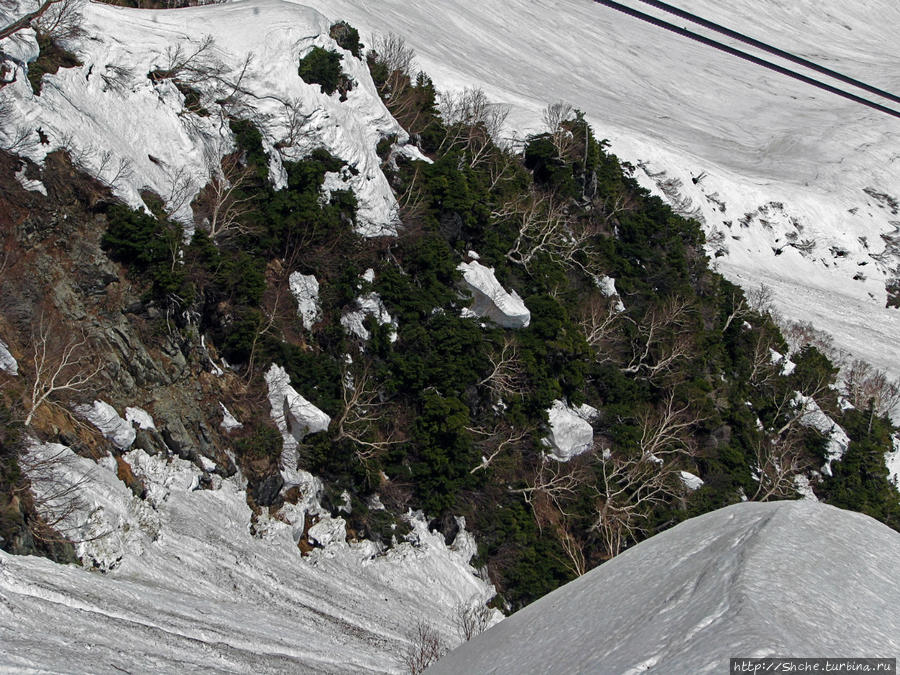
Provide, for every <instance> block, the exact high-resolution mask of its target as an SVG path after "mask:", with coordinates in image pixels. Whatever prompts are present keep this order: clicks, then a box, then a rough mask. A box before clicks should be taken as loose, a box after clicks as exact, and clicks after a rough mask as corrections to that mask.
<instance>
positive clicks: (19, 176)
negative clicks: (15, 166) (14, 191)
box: [15, 166, 47, 197]
mask: <svg viewBox="0 0 900 675" xmlns="http://www.w3.org/2000/svg"><path fill="white" fill-rule="evenodd" d="M15 176H16V180H17V181H19V185H21V186H22V187H23V188H25V189H26V190H28V191H30V192H40V193H41V194H42V195H44V196H45V197H46V196H47V188H46V187H45V186H44V184H43V183H42V182H41V181H39V180H34V179H32V178H29V177H28V176H26V175H25V167H24V166H23V167H22V168H21V169H20V170H19V171H17V172H16V174H15Z"/></svg>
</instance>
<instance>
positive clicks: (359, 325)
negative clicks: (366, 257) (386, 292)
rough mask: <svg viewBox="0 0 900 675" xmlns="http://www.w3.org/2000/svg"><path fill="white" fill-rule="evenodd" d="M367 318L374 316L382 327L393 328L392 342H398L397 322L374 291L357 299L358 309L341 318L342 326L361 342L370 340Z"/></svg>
mask: <svg viewBox="0 0 900 675" xmlns="http://www.w3.org/2000/svg"><path fill="white" fill-rule="evenodd" d="M364 278H365V277H364ZM373 279H374V277H373ZM367 316H374V317H375V320H376V321H377V322H378V325H380V326H385V325H388V324H390V325H391V326H393V328H392V330H391V334H390V341H391V342H395V341H396V340H397V322H396V320H395V319H394V318H393V317H392V316H391V315H390V312H388V311H387V308H386V307H385V306H384V302H382V300H381V297H380V296H379V295H378V293H375V292H374V291H371V292H369V293H366V294H365V295H361V296H360V297H358V298H357V299H356V309H354V310H351V311H349V312H346V313H345V314H344V315H343V316H341V325H342V326H343V327H344V328H345V329H346V330H347V332H348V333H350V334H351V335H355V336H356V337H358V338H359V339H360V340H368V339H369V338H370V337H371V334H370V333H369V330H368V329H367V328H366V327H365V325H363V322H364V321H365V320H366V317H367Z"/></svg>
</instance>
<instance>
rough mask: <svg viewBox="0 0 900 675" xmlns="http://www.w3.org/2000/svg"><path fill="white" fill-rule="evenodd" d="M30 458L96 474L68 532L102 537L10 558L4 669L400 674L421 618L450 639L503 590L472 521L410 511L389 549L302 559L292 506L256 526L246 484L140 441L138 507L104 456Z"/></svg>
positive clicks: (3, 599) (358, 548) (3, 609)
mask: <svg viewBox="0 0 900 675" xmlns="http://www.w3.org/2000/svg"><path fill="white" fill-rule="evenodd" d="M33 452H37V453H43V454H46V455H48V456H50V457H53V456H55V455H56V454H59V453H62V455H61V458H62V459H64V460H65V461H64V462H60V461H57V462H55V463H53V464H52V470H53V473H54V475H55V478H56V479H57V481H59V480H61V479H65V477H66V476H69V477H70V478H71V479H73V480H77V479H80V478H81V477H82V476H84V475H87V481H86V482H82V483H81V484H80V485H78V486H77V487H76V493H77V495H78V497H79V499H81V500H82V503H80V504H79V505H78V509H77V510H76V513H77V514H81V515H82V516H86V515H87V514H90V518H91V520H90V522H91V525H90V527H83V528H80V529H74V528H73V529H70V530H69V532H70V534H72V535H78V534H79V533H81V534H82V535H84V536H87V535H92V536H97V535H101V536H99V537H98V538H97V539H94V540H93V541H90V542H86V543H84V544H79V545H78V548H79V553H80V554H81V555H82V556H83V560H84V566H83V567H79V566H75V565H58V564H55V563H52V562H50V561H49V560H46V559H43V558H36V557H26V556H11V555H8V554H7V553H5V552H3V551H0V644H2V645H3V649H2V650H0V671H3V672H7V671H12V672H34V671H39V672H66V673H107V672H109V673H113V672H119V671H122V670H124V671H128V672H151V671H152V672H184V671H186V670H191V671H193V670H202V671H204V672H235V673H236V672H259V673H275V672H316V673H400V672H402V671H403V667H402V664H401V662H400V661H399V655H400V654H402V653H403V651H404V650H405V648H406V647H407V644H408V642H407V637H406V635H407V631H408V630H409V628H410V627H411V625H413V623H414V622H415V621H417V620H422V621H424V622H426V623H428V624H429V625H431V626H433V627H434V628H435V630H437V631H438V633H439V634H440V635H441V637H442V638H443V639H445V640H446V641H447V642H448V643H450V644H456V643H458V642H459V637H458V636H457V634H456V629H455V627H454V622H453V612H454V608H455V607H456V606H457V605H459V604H462V603H469V602H477V603H479V604H483V603H485V602H486V601H487V600H489V599H490V597H491V596H492V595H493V593H494V591H493V589H492V587H491V586H490V584H488V583H486V582H484V581H482V580H481V579H480V578H479V577H478V576H477V574H476V571H475V570H474V569H473V568H472V567H471V566H470V565H469V560H470V559H471V557H472V555H473V554H474V553H475V551H476V547H475V544H474V541H473V540H472V537H471V535H469V534H468V533H467V532H465V531H464V530H463V531H461V532H460V534H459V535H458V536H457V538H456V540H455V541H454V542H453V543H452V545H450V546H447V545H446V544H445V543H444V539H443V535H441V534H440V533H431V532H429V531H428V527H427V522H426V521H425V519H424V518H421V517H416V516H413V515H411V516H410V524H411V526H412V528H413V531H412V533H411V534H410V536H409V538H408V540H406V541H403V542H401V543H399V544H398V545H397V546H396V547H394V548H392V549H390V550H388V551H380V550H379V549H378V548H377V547H376V546H375V544H373V543H372V542H369V541H362V542H350V543H348V542H347V541H346V540H343V539H341V538H340V537H336V538H335V539H334V540H332V541H330V542H329V543H328V544H327V545H325V547H324V548H316V549H314V550H313V551H312V552H311V553H310V554H309V555H308V556H303V555H301V553H300V551H299V550H298V548H297V545H296V541H295V538H294V532H293V528H292V526H291V525H289V524H288V523H286V522H284V521H282V520H280V519H279V518H282V517H284V518H285V519H286V520H290V519H291V514H290V513H287V514H279V516H278V517H269V516H268V514H267V513H265V512H264V513H263V514H261V515H260V517H259V519H258V520H257V521H256V522H255V523H254V522H253V521H254V516H253V514H252V512H251V511H250V508H249V507H248V506H247V503H246V494H245V493H244V492H243V491H242V490H241V489H239V487H238V485H237V483H236V482H235V481H236V478H237V477H235V479H221V478H219V477H217V476H213V479H214V482H213V489H209V490H201V489H196V488H197V486H198V483H199V479H200V477H201V472H200V470H199V469H198V468H197V467H195V466H193V465H192V464H191V463H189V462H186V461H183V460H180V459H179V458H177V457H172V458H168V459H166V458H164V457H161V456H155V457H152V456H150V455H147V454H146V453H145V452H143V451H142V450H137V449H136V450H132V451H130V452H128V453H125V454H124V455H123V459H124V460H125V461H126V462H127V463H128V464H129V465H130V466H131V468H132V470H133V472H134V474H135V476H136V477H138V478H139V479H140V480H141V481H142V482H143V484H144V485H145V487H146V494H147V498H146V499H145V500H140V499H138V498H137V497H135V496H134V494H133V493H132V492H131V490H129V489H128V488H126V487H125V486H124V484H123V483H122V482H121V481H119V480H118V478H117V477H116V474H115V472H114V470H113V469H112V468H110V467H109V466H107V465H106V464H103V465H100V464H94V462H92V461H91V460H88V459H85V458H83V457H79V456H77V455H75V454H74V453H72V452H71V450H69V449H68V448H65V447H64V446H59V445H54V444H37V445H36V446H35V449H34V450H33ZM311 508H313V507H311ZM314 508H318V507H314ZM320 515H322V519H321V520H320V522H327V521H328V519H330V516H327V515H326V514H320ZM333 520H334V521H340V522H343V521H341V519H333ZM73 521H74V519H73ZM301 523H302V520H301ZM323 529H324V526H323ZM338 530H339V527H335V532H336V534H337V533H338V532H337V531H338ZM254 531H256V532H257V534H256V535H255V536H254V534H253V532H254ZM323 538H324V536H323ZM96 571H100V572H103V574H97V573H96Z"/></svg>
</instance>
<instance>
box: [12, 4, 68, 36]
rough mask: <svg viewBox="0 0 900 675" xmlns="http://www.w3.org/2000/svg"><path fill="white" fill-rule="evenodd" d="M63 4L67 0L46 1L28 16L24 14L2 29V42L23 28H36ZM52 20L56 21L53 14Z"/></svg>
mask: <svg viewBox="0 0 900 675" xmlns="http://www.w3.org/2000/svg"><path fill="white" fill-rule="evenodd" d="M63 2H66V0H45V2H43V3H42V4H40V5H39V6H38V8H37V9H35V10H34V11H33V12H28V13H27V14H23V15H22V16H20V17H19V18H18V19H16V20H15V21H13V22H11V23H9V24H7V25H6V26H4V27H2V28H0V40H4V39H6V38H8V37H10V36H11V35H13V34H15V33H17V32H19V31H20V30H22V29H23V28H34V27H36V23H39V22H41V20H42V19H43V18H44V16H45V15H46V14H47V13H48V12H51V10H54V8H56V6H58V5H60V4H62V3H63ZM50 20H51V22H53V21H54V20H53V19H52V14H51V17H50Z"/></svg>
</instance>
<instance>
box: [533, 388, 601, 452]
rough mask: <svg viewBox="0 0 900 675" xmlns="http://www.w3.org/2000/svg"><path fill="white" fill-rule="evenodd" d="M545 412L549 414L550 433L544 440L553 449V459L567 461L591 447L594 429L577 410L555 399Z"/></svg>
mask: <svg viewBox="0 0 900 675" xmlns="http://www.w3.org/2000/svg"><path fill="white" fill-rule="evenodd" d="M588 407H589V408H590V406H588ZM547 414H548V415H549V416H550V435H549V436H548V437H547V438H546V439H544V441H545V443H546V444H547V445H549V446H550V447H551V448H552V449H553V452H552V453H550V456H551V457H552V458H553V459H556V460H559V461H560V462H568V461H569V460H570V459H572V458H573V457H576V456H577V455H580V454H582V453H583V452H587V451H588V450H590V449H591V447H592V446H593V443H594V430H593V428H592V427H591V425H590V423H589V422H588V421H587V420H586V419H585V418H584V417H583V416H582V415H580V414H579V413H578V412H577V411H575V410H573V409H572V408H570V407H569V406H568V405H566V403H565V402H564V401H559V400H556V401H554V402H553V405H552V406H551V407H550V409H549V410H548V411H547Z"/></svg>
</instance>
